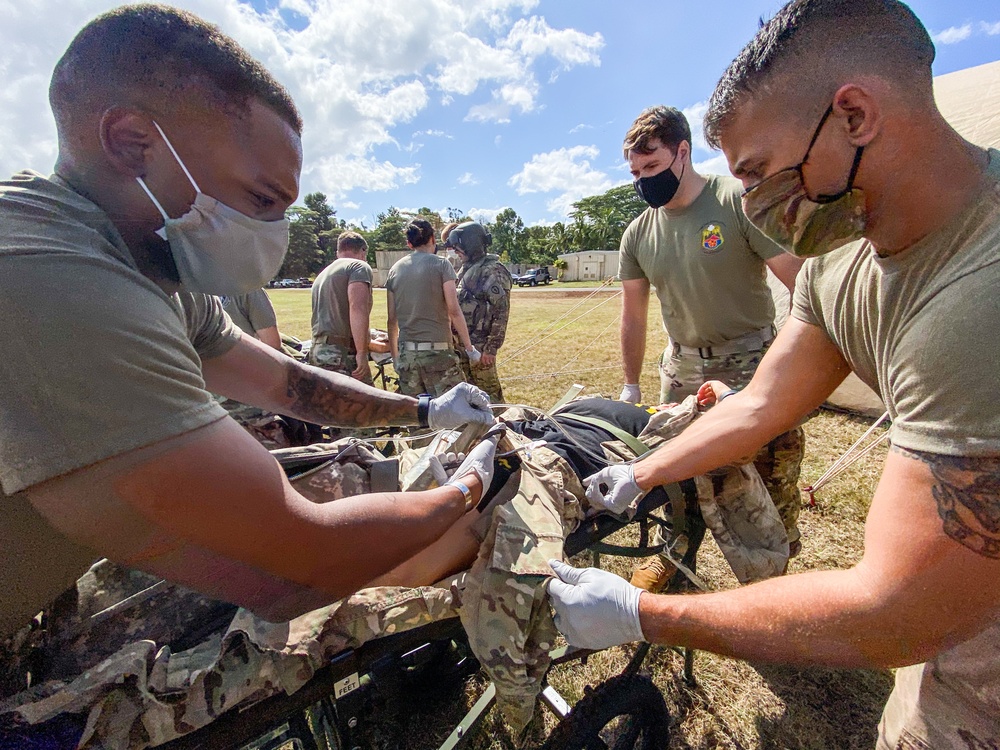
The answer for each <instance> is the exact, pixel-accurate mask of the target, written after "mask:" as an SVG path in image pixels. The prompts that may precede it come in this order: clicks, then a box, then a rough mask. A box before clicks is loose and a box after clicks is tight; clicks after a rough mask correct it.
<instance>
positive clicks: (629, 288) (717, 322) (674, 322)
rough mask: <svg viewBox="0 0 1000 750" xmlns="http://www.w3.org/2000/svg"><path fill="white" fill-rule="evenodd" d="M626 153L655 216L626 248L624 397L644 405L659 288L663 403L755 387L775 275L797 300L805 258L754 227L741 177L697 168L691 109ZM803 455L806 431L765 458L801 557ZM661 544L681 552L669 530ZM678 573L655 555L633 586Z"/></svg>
mask: <svg viewBox="0 0 1000 750" xmlns="http://www.w3.org/2000/svg"><path fill="white" fill-rule="evenodd" d="M623 149H624V154H625V158H626V159H627V160H628V163H629V169H630V170H631V172H632V176H633V177H634V178H635V188H636V191H637V192H638V193H639V195H640V196H641V197H642V198H643V199H644V200H645V201H646V202H647V203H649V208H648V209H646V210H645V211H643V212H642V214H640V215H639V216H638V217H636V219H635V220H634V221H633V222H632V223H631V224H629V226H628V227H627V228H626V230H625V233H624V235H623V236H622V241H621V252H620V260H621V262H620V266H619V272H618V273H619V276H621V279H622V325H621V347H622V366H623V368H624V370H625V383H626V385H625V388H624V389H623V390H622V394H621V398H622V400H625V401H639V400H640V399H641V395H640V392H639V386H638V383H639V374H640V372H641V370H642V361H643V358H644V357H645V352H646V320H647V308H648V305H649V291H650V287H652V288H653V289H655V291H656V297H657V299H658V300H659V303H660V312H661V313H662V317H663V325H664V327H665V328H666V330H667V332H668V334H669V336H670V340H669V343H668V344H667V348H666V350H665V351H664V352H663V354H662V355H661V356H660V398H659V400H660V402H662V403H668V402H679V401H682V400H683V399H685V398H687V397H688V396H691V395H693V394H695V393H697V392H698V388H699V387H700V386H701V385H702V384H703V383H705V382H707V381H709V380H721V381H723V382H725V383H728V384H729V385H731V386H732V387H734V388H742V387H744V386H745V385H746V384H747V383H749V382H750V378H752V377H753V374H754V372H755V371H756V369H757V365H759V364H760V360H761V357H762V356H763V355H764V352H766V351H767V349H768V347H769V346H770V345H771V342H772V341H773V340H774V332H775V329H774V302H773V300H772V298H771V291H770V288H769V287H768V285H767V281H766V273H767V269H768V268H770V269H771V271H772V272H774V274H775V275H776V276H777V277H778V278H779V279H780V280H781V281H782V283H784V284H785V285H786V286H787V287H788V289H789V291H791V290H792V289H793V288H794V283H795V274H796V272H797V271H798V269H799V266H800V265H801V261H800V260H799V259H798V258H795V257H794V256H792V255H789V254H788V253H784V252H782V250H781V248H780V247H779V246H778V245H776V244H775V243H774V242H772V241H771V240H770V239H768V238H767V237H765V236H764V235H763V234H762V233H761V232H760V230H758V229H757V228H756V227H754V226H753V225H752V224H751V223H750V222H749V221H748V220H747V217H746V215H744V213H743V207H742V206H741V205H740V193H741V188H740V184H739V183H738V182H737V181H736V180H734V179H732V178H731V177H721V176H718V175H707V176H702V175H700V174H698V172H697V171H695V169H694V165H693V164H692V162H691V128H690V126H689V125H688V121H687V118H686V117H685V116H684V113H683V112H680V111H679V110H677V109H674V108H672V107H651V108H649V109H647V110H645V111H644V112H643V113H642V114H641V115H639V117H638V118H636V120H635V122H634V123H633V124H632V127H631V128H630V129H629V131H628V133H627V134H626V136H625V142H624V144H623ZM804 453H805V435H804V433H803V432H802V428H801V427H798V426H796V427H794V428H793V429H791V430H788V431H787V432H784V433H782V434H781V435H779V436H778V437H776V438H775V439H774V440H772V441H771V442H769V443H768V444H767V445H766V446H764V447H763V448H762V449H761V451H760V453H759V454H758V455H757V457H756V459H755V461H754V463H755V465H756V467H757V471H758V472H760V475H761V478H762V479H763V480H764V484H765V485H766V486H767V491H768V493H769V494H770V496H771V499H772V500H773V501H774V505H775V507H776V508H777V509H778V512H779V513H780V515H781V518H782V520H783V521H784V523H785V529H786V532H787V533H788V541H789V544H790V546H791V550H792V556H793V557H794V556H795V555H796V554H798V551H799V550H800V549H801V546H802V545H801V542H800V541H799V527H798V518H799V510H800V508H801V505H802V495H801V492H800V491H799V486H798V480H799V470H800V466H801V464H802V457H803V455H804ZM652 541H653V543H654V544H664V543H670V542H669V540H667V539H664V538H663V536H662V532H661V530H660V527H656V528H655V529H654V533H653V540H652ZM675 573H676V568H675V567H674V566H673V565H672V564H671V563H670V561H669V558H668V557H667V556H666V555H656V556H653V557H651V558H649V559H647V560H646V561H644V562H643V563H641V564H640V565H639V566H638V567H637V568H636V570H635V572H634V573H633V576H632V583H634V584H635V585H637V586H640V587H642V588H644V589H646V590H648V591H661V590H663V589H664V588H666V587H667V586H668V585H669V582H670V579H671V577H672V576H673V575H675Z"/></svg>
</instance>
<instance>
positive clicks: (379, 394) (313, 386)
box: [287, 362, 417, 427]
mask: <svg viewBox="0 0 1000 750" xmlns="http://www.w3.org/2000/svg"><path fill="white" fill-rule="evenodd" d="M287 372H288V379H287V383H288V386H287V396H288V398H289V399H291V402H290V405H289V411H290V412H291V413H290V415H289V416H293V417H297V418H298V419H304V420H306V421H307V422H315V423H316V424H323V425H337V426H339V427H372V426H388V425H414V424H416V423H417V400H416V399H414V398H410V397H409V396H403V395H401V394H398V393H389V392H387V391H383V390H380V389H378V388H372V387H371V386H366V385H364V384H362V383H360V382H358V381H357V380H354V379H352V378H349V377H347V376H346V375H337V374H334V373H330V372H327V371H325V370H321V369H318V368H315V367H308V366H305V365H302V364H299V363H298V362H291V363H289V364H288V366H287Z"/></svg>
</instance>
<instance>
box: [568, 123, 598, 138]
mask: <svg viewBox="0 0 1000 750" xmlns="http://www.w3.org/2000/svg"><path fill="white" fill-rule="evenodd" d="M593 129H594V126H593V125H587V124H585V123H582V122H581V123H580V124H579V125H574V126H573V127H571V128H570V129H569V134H570V135H574V134H575V133H579V132H580V131H581V130H593Z"/></svg>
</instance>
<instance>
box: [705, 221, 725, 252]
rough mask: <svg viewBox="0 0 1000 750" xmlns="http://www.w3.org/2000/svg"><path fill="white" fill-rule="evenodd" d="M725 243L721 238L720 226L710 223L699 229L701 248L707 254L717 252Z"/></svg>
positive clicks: (723, 238)
mask: <svg viewBox="0 0 1000 750" xmlns="http://www.w3.org/2000/svg"><path fill="white" fill-rule="evenodd" d="M725 241H726V239H725V237H723V236H722V225H721V224H716V223H711V224H706V225H705V226H703V227H702V228H701V247H702V249H703V250H705V252H707V253H715V252H718V251H719V250H720V249H721V248H722V244H723V243H724V242H725Z"/></svg>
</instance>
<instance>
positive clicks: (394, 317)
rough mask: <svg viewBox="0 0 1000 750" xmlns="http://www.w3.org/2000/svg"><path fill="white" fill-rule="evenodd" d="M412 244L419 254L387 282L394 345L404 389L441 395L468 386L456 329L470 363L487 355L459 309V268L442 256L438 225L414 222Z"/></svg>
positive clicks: (408, 232) (391, 271) (406, 260)
mask: <svg viewBox="0 0 1000 750" xmlns="http://www.w3.org/2000/svg"><path fill="white" fill-rule="evenodd" d="M406 244H407V246H408V247H409V248H410V249H411V250H412V251H413V252H412V253H410V254H409V255H407V256H406V257H405V258H402V259H400V260H398V261H396V263H395V264H394V265H393V267H392V268H390V269H389V277H388V278H387V279H386V281H385V289H386V305H387V306H388V308H389V346H390V347H391V348H392V359H393V362H394V363H395V366H396V372H397V373H398V374H399V390H400V391H402V392H403V393H407V394H409V395H411V396H416V395H418V394H421V393H431V394H435V395H436V394H439V393H444V392H445V391H446V390H448V389H449V388H451V387H452V386H454V385H455V384H456V383H464V382H465V375H464V374H463V373H462V367H461V364H460V363H459V361H458V354H456V353H455V351H454V349H453V348H452V344H451V331H452V329H453V328H454V330H455V332H456V333H457V334H458V339H459V342H460V343H461V345H462V347H463V348H464V349H465V351H466V353H467V354H468V355H469V359H470V361H473V362H478V361H479V358H480V356H481V354H480V352H479V351H478V350H477V349H476V348H475V347H474V346H473V345H472V340H471V339H470V338H469V328H468V326H467V325H466V324H465V316H463V315H462V309H461V308H460V307H459V305H458V292H457V291H456V280H457V278H458V276H457V275H456V273H455V268H454V267H453V266H452V265H451V263H450V262H448V261H447V260H446V259H445V258H440V257H438V255H437V245H436V244H435V242H434V227H432V226H431V223H430V222H429V221H426V220H425V219H414V220H413V221H411V222H410V223H409V224H408V225H407V227H406Z"/></svg>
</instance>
